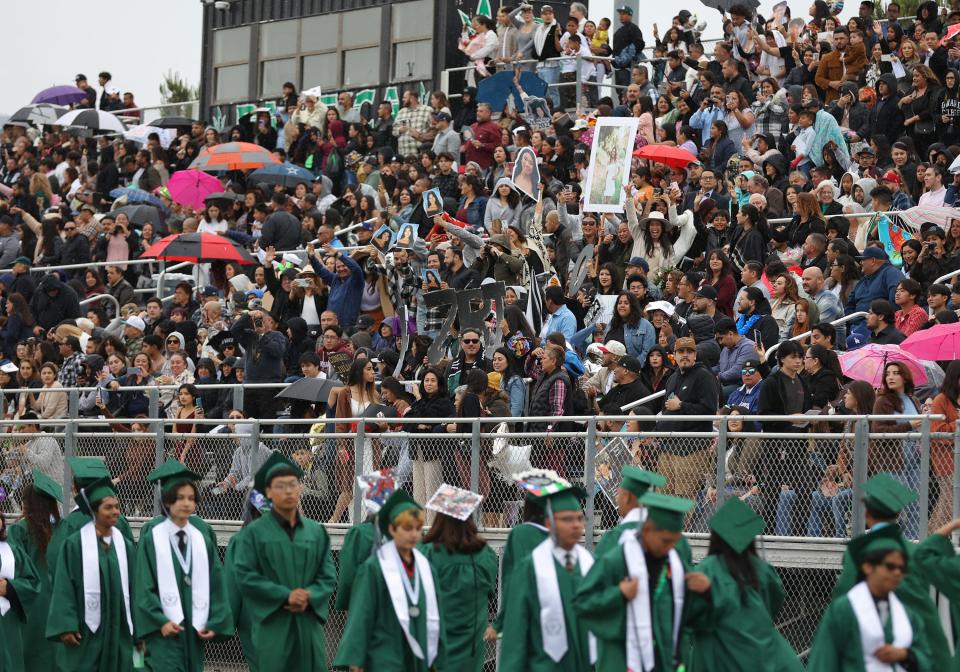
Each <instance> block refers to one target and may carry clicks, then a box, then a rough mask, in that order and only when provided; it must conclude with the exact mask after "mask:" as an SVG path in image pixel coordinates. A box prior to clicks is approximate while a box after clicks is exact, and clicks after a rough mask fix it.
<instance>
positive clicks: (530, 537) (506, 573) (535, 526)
mask: <svg viewBox="0 0 960 672" xmlns="http://www.w3.org/2000/svg"><path fill="white" fill-rule="evenodd" d="M544 473H546V472H545V471H542V470H530V471H524V472H521V473H519V474H516V475H515V476H514V480H515V481H517V482H518V483H520V482H522V481H523V480H524V479H525V478H527V477H529V476H533V475H535V474H544ZM545 515H546V512H545V511H544V510H543V504H542V503H541V502H539V501H538V500H537V498H536V497H535V496H534V495H533V494H531V493H530V492H529V491H526V490H525V491H524V498H523V522H522V523H520V524H519V525H517V526H515V527H514V528H513V529H511V530H510V533H509V534H508V535H507V543H506V544H504V546H503V551H501V554H500V595H501V598H500V608H499V610H498V611H497V617H496V618H495V619H494V620H493V625H491V626H490V627H489V628H487V632H486V634H485V635H484V639H487V640H489V641H493V640H495V639H496V638H497V637H498V636H499V634H500V633H501V632H503V612H504V609H505V608H506V606H507V595H509V594H510V581H511V579H512V577H513V573H514V570H515V569H516V567H517V565H519V564H520V561H521V560H523V559H524V558H525V557H527V556H528V555H530V553H532V552H533V549H535V548H536V547H537V546H539V545H540V544H541V543H543V540H544V539H546V538H547V536H548V535H549V534H550V531H549V530H548V529H547V528H546V527H544V525H543V523H544V517H545Z"/></svg>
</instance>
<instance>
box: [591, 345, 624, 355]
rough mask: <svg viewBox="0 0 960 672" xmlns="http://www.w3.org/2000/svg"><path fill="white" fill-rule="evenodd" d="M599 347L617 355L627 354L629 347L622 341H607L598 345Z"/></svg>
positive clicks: (603, 350)
mask: <svg viewBox="0 0 960 672" xmlns="http://www.w3.org/2000/svg"><path fill="white" fill-rule="evenodd" d="M597 349H598V350H600V352H608V353H610V354H611V355H614V356H616V357H623V356H624V355H625V354H627V349H626V348H625V347H624V345H623V343H621V342H620V341H607V342H606V343H604V344H603V345H598V346H597Z"/></svg>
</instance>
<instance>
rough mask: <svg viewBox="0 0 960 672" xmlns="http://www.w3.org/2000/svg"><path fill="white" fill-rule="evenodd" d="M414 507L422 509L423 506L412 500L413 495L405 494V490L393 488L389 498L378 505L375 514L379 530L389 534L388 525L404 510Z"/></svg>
mask: <svg viewBox="0 0 960 672" xmlns="http://www.w3.org/2000/svg"><path fill="white" fill-rule="evenodd" d="M411 509H416V510H418V511H423V507H422V506H420V505H419V504H417V503H416V502H415V501H413V497H411V496H410V495H409V494H407V492H406V490H395V491H394V493H393V494H392V495H390V498H389V499H388V500H387V501H386V502H384V503H383V506H381V507H380V513H378V514H377V522H378V525H379V526H380V531H381V532H383V533H384V534H385V535H387V537H389V536H390V531H389V527H390V525H391V524H393V521H395V520H396V519H397V516H399V515H400V514H401V513H403V512H404V511H410V510H411Z"/></svg>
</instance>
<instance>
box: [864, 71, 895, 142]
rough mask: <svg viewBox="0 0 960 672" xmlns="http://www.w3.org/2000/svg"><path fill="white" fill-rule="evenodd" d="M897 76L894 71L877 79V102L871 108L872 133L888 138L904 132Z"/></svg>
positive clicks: (868, 126) (872, 134)
mask: <svg viewBox="0 0 960 672" xmlns="http://www.w3.org/2000/svg"><path fill="white" fill-rule="evenodd" d="M899 100H900V94H899V93H897V78H896V76H895V75H894V74H893V73H889V72H887V73H884V74H882V75H880V79H879V80H878V81H877V102H876V103H874V104H873V107H872V108H870V115H869V123H868V124H867V128H869V129H870V135H871V136H874V135H882V136H884V137H887V138H891V139H892V138H899V137H900V135H902V134H903V111H902V110H901V109H900V106H899V105H898V102H899Z"/></svg>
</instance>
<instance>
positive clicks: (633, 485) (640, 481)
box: [620, 464, 667, 497]
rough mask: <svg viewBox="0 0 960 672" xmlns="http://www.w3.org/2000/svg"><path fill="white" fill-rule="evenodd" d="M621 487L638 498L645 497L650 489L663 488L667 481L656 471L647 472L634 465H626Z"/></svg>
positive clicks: (622, 473)
mask: <svg viewBox="0 0 960 672" xmlns="http://www.w3.org/2000/svg"><path fill="white" fill-rule="evenodd" d="M621 475H622V476H623V480H622V481H621V482H620V487H621V488H623V489H624V490H626V491H627V492H630V493H632V494H634V495H636V496H637V497H643V496H644V495H645V494H646V492H647V490H649V489H650V488H662V487H663V486H665V485H666V484H667V479H666V478H664V477H663V476H661V475H660V474H658V473H656V472H654V471H646V470H645V469H641V468H640V467H635V466H633V465H632V464H628V465H625V466H624V467H623V470H622V472H621Z"/></svg>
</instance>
